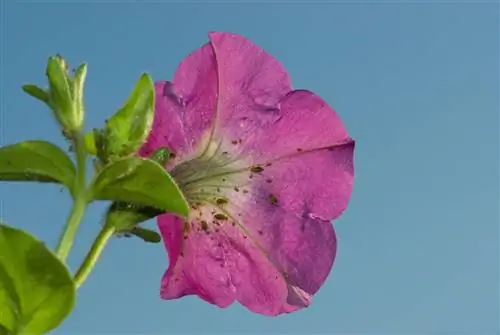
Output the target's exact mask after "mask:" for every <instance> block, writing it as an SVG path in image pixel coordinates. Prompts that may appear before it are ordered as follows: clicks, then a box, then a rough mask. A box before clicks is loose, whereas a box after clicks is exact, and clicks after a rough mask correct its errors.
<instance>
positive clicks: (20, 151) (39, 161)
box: [0, 141, 76, 190]
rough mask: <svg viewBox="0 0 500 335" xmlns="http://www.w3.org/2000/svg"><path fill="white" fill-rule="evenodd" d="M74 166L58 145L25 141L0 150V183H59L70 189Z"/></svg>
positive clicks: (73, 177) (73, 176)
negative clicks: (0, 181)
mask: <svg viewBox="0 0 500 335" xmlns="http://www.w3.org/2000/svg"><path fill="white" fill-rule="evenodd" d="M75 173H76V172H75V166H74V164H73V162H72V161H71V159H70V158H69V157H68V156H67V155H66V153H65V152H64V151H63V150H62V149H61V148H59V147H58V146H56V145H54V144H52V143H49V142H45V141H25V142H20V143H16V144H12V145H8V146H5V147H0V180H4V181H38V182H47V183H60V184H64V185H66V186H67V187H68V188H69V189H70V190H71V189H72V187H73V181H74V179H75Z"/></svg>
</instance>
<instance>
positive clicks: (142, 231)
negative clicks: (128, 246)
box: [130, 227, 161, 243]
mask: <svg viewBox="0 0 500 335" xmlns="http://www.w3.org/2000/svg"><path fill="white" fill-rule="evenodd" d="M130 233H131V234H133V235H135V236H137V237H139V238H140V239H142V240H143V241H144V242H147V243H160V242H161V236H160V234H158V233H157V232H155V231H154V230H150V229H147V228H142V227H134V228H133V229H132V230H131V231H130Z"/></svg>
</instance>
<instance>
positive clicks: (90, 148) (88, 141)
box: [83, 130, 97, 156]
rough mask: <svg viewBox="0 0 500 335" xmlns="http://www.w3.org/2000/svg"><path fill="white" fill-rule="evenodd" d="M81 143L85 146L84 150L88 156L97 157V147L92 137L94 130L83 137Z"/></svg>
mask: <svg viewBox="0 0 500 335" xmlns="http://www.w3.org/2000/svg"><path fill="white" fill-rule="evenodd" d="M83 142H84V144H85V150H86V151H87V153H88V154H89V155H92V156H95V155H97V146H96V141H95V137H94V130H91V131H89V132H88V133H86V134H85V135H84V136H83Z"/></svg>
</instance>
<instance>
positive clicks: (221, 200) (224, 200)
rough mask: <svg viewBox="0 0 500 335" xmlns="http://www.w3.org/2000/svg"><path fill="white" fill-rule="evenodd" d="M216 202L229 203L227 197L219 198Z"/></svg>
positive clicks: (219, 203) (220, 203)
mask: <svg viewBox="0 0 500 335" xmlns="http://www.w3.org/2000/svg"><path fill="white" fill-rule="evenodd" d="M215 202H216V203H217V205H225V204H227V199H224V198H219V199H217V200H215Z"/></svg>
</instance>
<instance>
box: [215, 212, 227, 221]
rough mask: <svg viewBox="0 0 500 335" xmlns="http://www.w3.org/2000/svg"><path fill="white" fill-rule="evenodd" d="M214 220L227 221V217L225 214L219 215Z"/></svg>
mask: <svg viewBox="0 0 500 335" xmlns="http://www.w3.org/2000/svg"><path fill="white" fill-rule="evenodd" d="M214 218H216V219H217V220H223V221H224V220H227V216H226V215H225V214H222V213H217V214H215V215H214Z"/></svg>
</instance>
